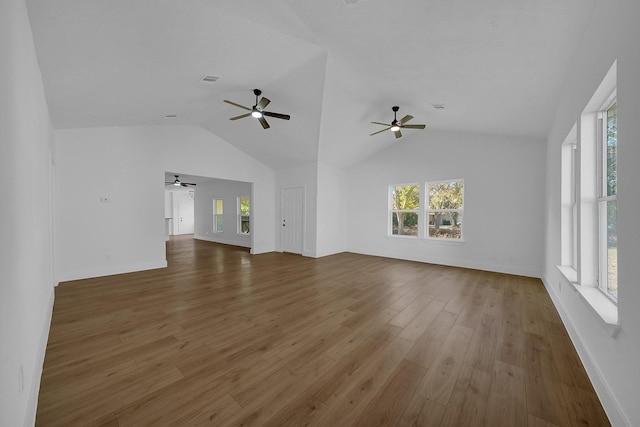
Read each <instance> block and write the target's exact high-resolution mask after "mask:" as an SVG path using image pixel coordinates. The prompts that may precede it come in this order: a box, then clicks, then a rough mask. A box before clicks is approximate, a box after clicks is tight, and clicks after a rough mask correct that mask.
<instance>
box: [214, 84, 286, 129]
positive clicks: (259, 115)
mask: <svg viewBox="0 0 640 427" xmlns="http://www.w3.org/2000/svg"><path fill="white" fill-rule="evenodd" d="M253 94H254V95H255V96H256V103H255V104H254V105H253V107H251V108H249V107H245V106H244V105H241V104H238V103H236V102H233V101H229V100H228V99H225V100H224V102H226V103H227V104H231V105H233V106H236V107H238V108H242V109H243V110H247V111H249V112H248V113H245V114H240V115H239V116H235V117H231V118H230V119H229V120H238V119H242V118H244V117H249V116H251V117H253V118H255V119H258V122H260V125H262V128H263V129H269V128H270V127H271V126H269V123H267V121H266V120H265V118H264V117H265V116H267V117H274V118H276V119H282V120H289V119H290V118H291V116H290V115H288V114H280V113H273V112H271V111H265V110H264V109H265V108H266V107H267V105H269V103H270V102H271V101H270V100H269V99H268V98H266V97H264V96H263V97H262V99H260V100H258V97H259V96H260V95H262V91H261V90H260V89H254V90H253Z"/></svg>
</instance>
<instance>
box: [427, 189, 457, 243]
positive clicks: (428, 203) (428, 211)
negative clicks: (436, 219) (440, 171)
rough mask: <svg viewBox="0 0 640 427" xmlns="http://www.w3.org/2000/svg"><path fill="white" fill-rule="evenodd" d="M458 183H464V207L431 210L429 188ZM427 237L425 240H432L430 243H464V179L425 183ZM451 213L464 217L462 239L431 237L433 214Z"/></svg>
mask: <svg viewBox="0 0 640 427" xmlns="http://www.w3.org/2000/svg"><path fill="white" fill-rule="evenodd" d="M456 182H460V183H462V206H461V207H460V208H457V209H431V200H430V198H431V197H430V190H429V187H430V186H431V185H434V184H443V183H446V184H449V185H451V184H453V183H456ZM424 188H425V200H426V203H425V215H424V217H425V219H424V221H425V226H424V229H425V236H424V239H425V240H430V241H436V242H462V241H464V199H465V196H464V192H465V184H464V178H458V179H443V180H438V181H427V182H426V183H425V186H424ZM451 212H459V213H460V216H461V217H462V226H461V227H460V237H458V238H455V237H431V235H430V233H429V217H430V216H431V214H432V213H433V214H434V215H436V214H438V213H451Z"/></svg>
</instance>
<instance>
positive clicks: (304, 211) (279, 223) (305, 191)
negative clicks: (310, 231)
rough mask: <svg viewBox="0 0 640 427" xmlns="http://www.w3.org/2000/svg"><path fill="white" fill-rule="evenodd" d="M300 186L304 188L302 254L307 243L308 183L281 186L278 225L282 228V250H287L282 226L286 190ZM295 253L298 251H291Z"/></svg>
mask: <svg viewBox="0 0 640 427" xmlns="http://www.w3.org/2000/svg"><path fill="white" fill-rule="evenodd" d="M296 188H300V189H302V221H301V228H302V229H301V230H300V231H301V235H302V247H301V248H300V255H303V254H304V248H305V243H306V234H307V233H306V230H307V228H306V225H307V224H306V218H307V217H306V213H307V186H306V185H295V186H287V187H280V219H279V220H278V227H279V228H280V252H285V250H284V229H283V228H284V227H283V226H282V219H283V218H282V217H283V216H284V192H285V191H286V190H292V189H296ZM289 253H295V254H297V252H289Z"/></svg>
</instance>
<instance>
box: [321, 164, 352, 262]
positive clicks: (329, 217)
mask: <svg viewBox="0 0 640 427" xmlns="http://www.w3.org/2000/svg"><path fill="white" fill-rule="evenodd" d="M347 183H348V176H347V172H346V171H345V170H343V169H340V168H337V167H334V166H331V165H329V164H326V163H322V162H318V186H317V192H318V194H317V212H316V215H317V239H316V256H319V257H320V256H326V255H331V254H335V253H339V252H344V251H346V250H347V217H348V215H349V212H348V185H347Z"/></svg>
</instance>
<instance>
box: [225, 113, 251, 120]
mask: <svg viewBox="0 0 640 427" xmlns="http://www.w3.org/2000/svg"><path fill="white" fill-rule="evenodd" d="M250 115H251V113H247V114H240V115H239V116H235V117H231V118H230V119H229V120H238V119H241V118H243V117H249V116H250Z"/></svg>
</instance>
